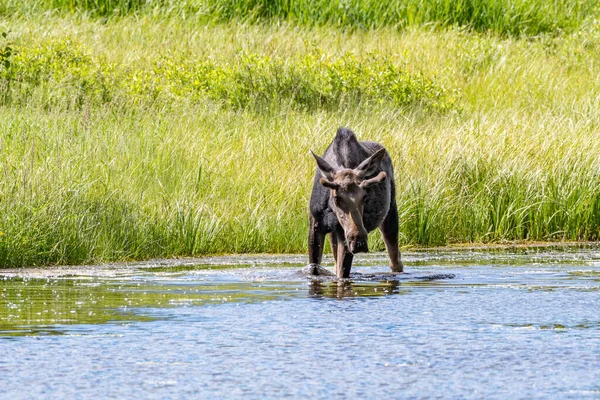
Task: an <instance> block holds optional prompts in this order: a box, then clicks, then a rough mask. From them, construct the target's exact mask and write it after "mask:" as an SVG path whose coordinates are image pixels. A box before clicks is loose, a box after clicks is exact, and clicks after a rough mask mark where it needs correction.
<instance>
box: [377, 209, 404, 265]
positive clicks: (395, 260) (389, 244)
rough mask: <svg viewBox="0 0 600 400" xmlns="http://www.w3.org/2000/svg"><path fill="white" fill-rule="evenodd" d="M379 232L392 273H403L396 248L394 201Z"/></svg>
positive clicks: (395, 210) (396, 210) (396, 218)
mask: <svg viewBox="0 0 600 400" xmlns="http://www.w3.org/2000/svg"><path fill="white" fill-rule="evenodd" d="M379 230H380V231H381V236H383V241H384V243H385V248H386V250H387V253H388V256H389V257H390V268H391V269H392V272H403V271H404V265H403V264H402V261H400V249H399V248H398V207H397V206H396V202H395V201H392V204H391V207H390V211H388V214H387V216H386V217H385V219H384V220H383V224H381V226H379Z"/></svg>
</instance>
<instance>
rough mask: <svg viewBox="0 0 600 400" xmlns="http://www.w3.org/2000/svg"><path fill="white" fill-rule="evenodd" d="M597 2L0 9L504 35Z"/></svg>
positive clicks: (568, 18) (71, 4)
mask: <svg viewBox="0 0 600 400" xmlns="http://www.w3.org/2000/svg"><path fill="white" fill-rule="evenodd" d="M597 6H598V1H597V0H574V1H568V2H567V1H555V0H453V1H447V0H390V1H386V2H381V1H378V0H358V1H346V0H340V1H337V0H335V1H334V0H317V1H315V0H312V1H307V0H178V1H173V0H32V1H28V2H22V1H18V0H0V12H4V13H5V14H7V15H11V14H14V13H24V14H32V13H33V14H35V13H37V14H39V13H44V12H48V11H58V12H70V13H85V14H87V15H91V16H94V17H99V18H108V19H110V18H115V17H116V18H118V17H121V16H126V15H131V14H136V15H143V14H155V15H162V16H165V15H168V16H177V17H184V18H190V17H193V18H196V19H198V20H201V21H203V22H214V21H218V22H231V21H242V22H249V23H262V22H281V21H286V22H292V23H294V24H298V25H303V26H337V27H346V28H351V29H363V30H369V29H378V28H383V27H390V26H391V27H395V28H399V29H404V28H407V27H414V26H422V25H433V26H435V25H438V26H449V25H453V26H463V27H469V28H472V29H474V30H477V31H480V32H487V31H493V32H496V33H499V34H504V35H539V34H541V33H558V32H561V31H565V30H567V31H571V30H574V29H576V28H578V27H579V25H580V23H581V21H582V20H583V19H584V18H586V17H588V16H589V15H590V14H592V13H597Z"/></svg>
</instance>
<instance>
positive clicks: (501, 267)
mask: <svg viewBox="0 0 600 400" xmlns="http://www.w3.org/2000/svg"><path fill="white" fill-rule="evenodd" d="M599 255H600V253H599V252H598V251H596V249H571V250H568V251H548V250H546V249H544V250H541V249H538V250H527V251H525V250H523V251H521V250H516V251H489V252H486V251H473V250H466V251H458V250H452V251H436V252H418V253H408V254H405V255H404V261H405V264H406V266H407V267H406V269H407V271H408V273H406V274H402V275H393V274H390V273H389V272H388V269H387V267H386V265H387V261H386V258H385V255H383V254H369V255H367V256H365V257H364V258H357V261H356V262H355V265H356V266H355V267H354V268H353V274H352V276H351V278H350V279H348V280H341V281H338V280H336V279H331V278H318V279H313V278H307V277H305V276H302V275H301V274H299V273H298V271H300V270H301V269H302V267H304V264H303V262H304V257H300V256H265V257H262V256H251V257H219V258H209V259H201V260H183V261H181V260H180V261H179V262H174V261H154V262H151V263H148V264H144V263H137V264H123V265H111V266H102V267H74V268H64V269H56V268H55V269H47V270H46V269H37V270H24V271H14V270H13V271H6V272H4V273H3V274H4V276H3V278H0V354H1V355H0V370H2V371H3V390H4V393H5V395H6V396H8V397H10V398H19V397H22V393H23V387H25V386H26V387H27V390H28V395H30V397H61V398H81V397H92V396H96V395H97V394H98V392H97V388H98V387H102V388H103V391H104V393H105V394H106V396H107V397H133V396H138V395H139V389H140V387H142V388H143V390H144V394H145V396H144V397H147V398H165V397H210V398H219V397H224V398H265V397H267V398H268V397H277V398H280V397H303V398H307V397H310V398H314V397H317V398H322V397H330V398H348V397H369V398H371V397H381V396H387V397H393V398H398V397H402V398H417V397H419V398H421V397H425V398H429V397H443V398H482V397H483V398H495V397H497V398H499V397H502V398H505V397H511V398H536V397H543V398H548V397H550V398H582V397H583V398H586V397H588V398H594V397H597V394H598V393H600V384H599V383H598V382H600V369H598V368H596V365H598V362H599V361H600V344H599V343H600V340H599V339H600V318H599V317H598V316H600V290H599V289H600V272H599V271H598V270H597V265H596V264H595V263H596V262H597V260H598V259H599V258H600V256H599ZM329 269H330V270H331V267H329Z"/></svg>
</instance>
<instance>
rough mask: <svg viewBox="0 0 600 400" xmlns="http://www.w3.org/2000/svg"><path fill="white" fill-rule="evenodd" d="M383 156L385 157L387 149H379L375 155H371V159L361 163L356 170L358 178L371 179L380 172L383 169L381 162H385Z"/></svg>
mask: <svg viewBox="0 0 600 400" xmlns="http://www.w3.org/2000/svg"><path fill="white" fill-rule="evenodd" d="M383 156H385V149H383V148H382V149H379V150H377V151H376V152H375V153H373V154H372V155H371V157H369V158H367V159H366V160H365V161H363V162H362V163H360V165H359V166H358V167H356V168H355V169H354V171H356V173H357V174H358V176H360V177H361V178H369V177H372V176H373V175H375V174H376V173H377V171H379V168H380V167H381V160H383Z"/></svg>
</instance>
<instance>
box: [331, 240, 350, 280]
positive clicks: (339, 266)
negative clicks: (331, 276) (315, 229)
mask: <svg viewBox="0 0 600 400" xmlns="http://www.w3.org/2000/svg"><path fill="white" fill-rule="evenodd" d="M331 234H332V235H337V237H336V241H337V246H336V247H337V257H335V274H336V276H337V277H338V279H342V278H349V277H350V269H351V268H352V260H353V259H354V254H352V253H350V252H349V251H348V249H347V248H346V245H345V243H344V240H345V239H344V234H343V233H341V234H340V233H339V232H335V233H334V232H332V233H331Z"/></svg>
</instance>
